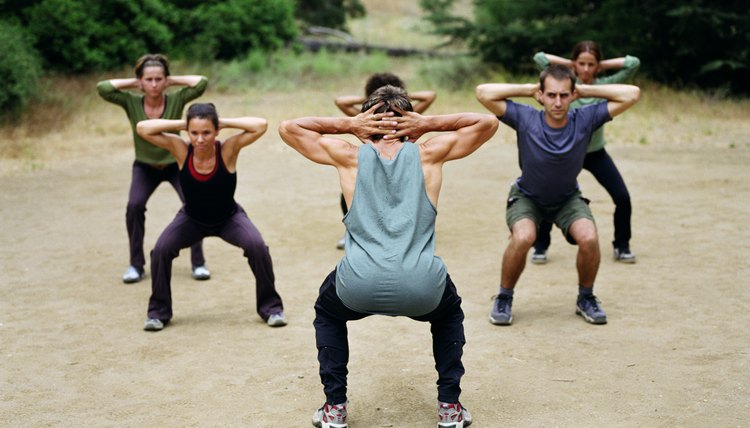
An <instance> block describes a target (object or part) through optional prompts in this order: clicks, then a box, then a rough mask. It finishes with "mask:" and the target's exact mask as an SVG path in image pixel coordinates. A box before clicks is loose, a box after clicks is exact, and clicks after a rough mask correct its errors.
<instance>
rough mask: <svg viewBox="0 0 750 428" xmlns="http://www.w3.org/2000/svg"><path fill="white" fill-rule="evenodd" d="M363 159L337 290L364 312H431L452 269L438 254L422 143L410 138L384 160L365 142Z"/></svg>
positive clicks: (346, 301)
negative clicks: (449, 270) (448, 271)
mask: <svg viewBox="0 0 750 428" xmlns="http://www.w3.org/2000/svg"><path fill="white" fill-rule="evenodd" d="M358 162H359V164H358V168H357V181H356V185H355V188H354V196H353V198H352V203H351V208H350V209H349V212H348V213H347V215H346V217H344V224H345V225H346V254H345V256H344V257H343V258H342V259H341V261H339V263H338V265H337V267H336V292H337V293H338V296H339V298H340V299H341V301H342V302H343V303H344V305H346V306H347V307H348V308H349V309H352V310H354V311H357V312H362V313H369V314H383V315H405V316H419V315H425V314H427V313H429V312H432V311H433V310H434V309H435V308H437V306H438V304H439V303H440V300H441V299H442V296H443V291H444V289H445V278H446V268H445V265H444V263H443V261H442V260H441V259H440V258H439V257H436V256H435V217H436V216H437V210H436V209H435V206H434V205H433V204H432V202H430V200H429V198H428V197H427V192H426V189H425V183H424V175H423V173H422V163H421V161H420V158H419V148H418V147H417V145H416V144H413V143H409V142H406V143H404V145H403V146H402V147H401V149H400V150H399V152H398V153H397V154H396V156H395V157H394V159H385V158H382V157H380V155H379V153H378V151H377V150H376V149H375V148H374V147H373V146H372V145H371V144H364V145H362V146H360V148H359V154H358Z"/></svg>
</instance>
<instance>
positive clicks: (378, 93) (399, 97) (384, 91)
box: [362, 85, 414, 140]
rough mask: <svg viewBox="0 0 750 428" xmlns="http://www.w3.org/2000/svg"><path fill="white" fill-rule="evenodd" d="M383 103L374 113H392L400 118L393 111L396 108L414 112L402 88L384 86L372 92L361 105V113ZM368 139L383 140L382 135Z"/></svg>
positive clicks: (397, 113)
mask: <svg viewBox="0 0 750 428" xmlns="http://www.w3.org/2000/svg"><path fill="white" fill-rule="evenodd" d="M381 102H382V103H383V105H382V106H380V107H378V109H377V110H375V113H385V112H388V111H392V112H394V113H395V114H396V116H401V114H400V113H399V112H397V111H396V110H395V109H396V108H398V109H400V110H404V111H414V107H412V105H411V100H409V95H408V94H407V93H406V91H405V90H404V89H403V88H398V87H396V86H391V85H386V86H383V87H381V88H378V89H377V90H375V92H373V93H372V94H371V95H370V96H369V97H368V98H367V99H366V100H365V102H364V103H362V111H363V112H365V111H367V110H369V109H371V108H372V106H374V105H375V104H378V103H381ZM370 138H372V139H373V140H379V139H381V138H383V135H382V134H377V135H372V136H371V137H370Z"/></svg>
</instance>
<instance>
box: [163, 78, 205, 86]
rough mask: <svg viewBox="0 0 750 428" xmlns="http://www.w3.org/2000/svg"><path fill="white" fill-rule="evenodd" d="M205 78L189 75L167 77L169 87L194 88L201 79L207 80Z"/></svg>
mask: <svg viewBox="0 0 750 428" xmlns="http://www.w3.org/2000/svg"><path fill="white" fill-rule="evenodd" d="M205 78H206V77H205V76H200V75H189V76H167V86H189V87H193V86H195V85H197V84H198V83H200V81H201V79H205Z"/></svg>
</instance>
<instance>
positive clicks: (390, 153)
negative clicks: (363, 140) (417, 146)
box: [372, 139, 404, 159]
mask: <svg viewBox="0 0 750 428" xmlns="http://www.w3.org/2000/svg"><path fill="white" fill-rule="evenodd" d="M403 145H404V143H403V142H401V141H400V140H384V139H380V140H378V141H374V142H373V143H372V146H373V147H374V148H375V150H377V151H378V153H380V157H384V158H386V159H393V158H394V157H396V153H398V151H399V149H400V148H401V146H403Z"/></svg>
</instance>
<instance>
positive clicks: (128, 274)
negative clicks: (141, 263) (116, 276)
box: [122, 266, 146, 284]
mask: <svg viewBox="0 0 750 428" xmlns="http://www.w3.org/2000/svg"><path fill="white" fill-rule="evenodd" d="M145 277H146V271H145V270H143V268H142V267H140V268H138V267H135V266H128V268H127V269H126V270H125V273H124V274H122V282H124V283H125V284H134V283H136V282H139V281H141V280H142V279H143V278H145Z"/></svg>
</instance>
